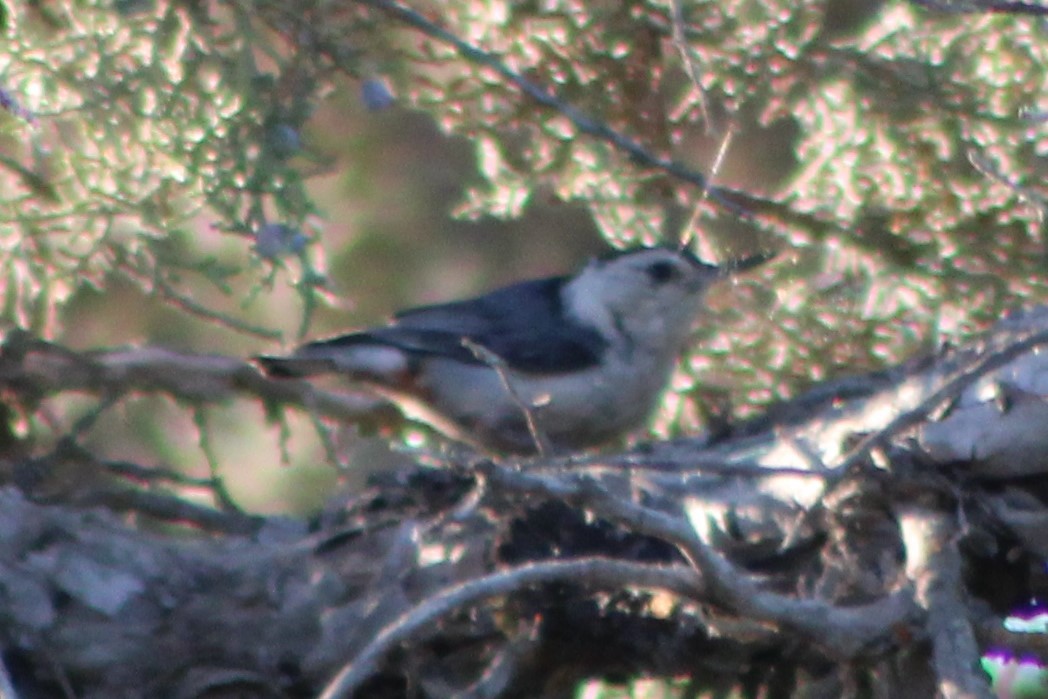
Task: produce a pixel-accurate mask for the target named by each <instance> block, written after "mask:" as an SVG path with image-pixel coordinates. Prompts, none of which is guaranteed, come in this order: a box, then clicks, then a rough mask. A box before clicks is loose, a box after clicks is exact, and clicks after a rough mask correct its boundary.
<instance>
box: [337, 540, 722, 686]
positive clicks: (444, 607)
mask: <svg viewBox="0 0 1048 699" xmlns="http://www.w3.org/2000/svg"><path fill="white" fill-rule="evenodd" d="M564 580H570V581H572V582H575V583H578V584H581V585H585V586H587V587H590V588H596V589H619V588H624V587H629V588H642V589H657V590H665V591H668V592H672V593H674V594H677V595H680V596H682V597H695V596H696V595H698V594H701V592H702V588H703V585H702V581H701V580H700V579H699V578H698V576H696V575H695V573H694V571H692V570H690V569H688V568H686V567H684V566H655V565H645V564H642V563H628V562H624V561H615V560H610V559H606V558H581V559H577V560H568V561H542V562H537V563H529V564H527V565H523V566H520V567H517V568H510V569H508V570H503V571H499V572H497V573H492V574H491V575H485V576H484V577H481V578H477V579H475V580H470V581H467V582H465V583H462V584H460V585H454V586H452V587H449V588H447V589H445V590H443V591H441V592H438V593H436V594H433V595H431V596H430V597H428V598H427V599H426V600H425V601H424V602H422V604H420V605H418V606H417V607H415V608H414V609H412V610H411V611H410V612H408V613H407V614H405V615H404V616H402V617H401V618H400V619H397V620H396V621H395V622H394V623H393V624H391V625H390V626H388V627H386V628H384V629H383V630H382V631H381V632H379V634H378V635H377V636H376V637H375V639H374V640H373V641H372V642H371V643H370V644H369V645H368V646H367V647H366V648H364V650H363V651H361V652H360V653H359V654H358V655H357V656H356V657H355V658H354V659H353V661H352V662H351V663H350V664H349V665H346V666H345V667H344V668H343V669H342V670H341V671H340V672H339V673H338V675H336V676H335V678H334V679H332V680H331V682H329V683H328V685H327V687H325V688H324V691H323V692H322V693H321V695H320V699H338V698H340V697H350V696H352V695H353V692H354V691H355V690H356V689H358V688H359V687H360V686H361V684H363V683H364V681H366V680H367V679H368V677H370V676H371V675H372V674H374V673H375V672H376V671H377V670H378V663H379V661H380V660H381V659H382V657H383V656H384V655H385V654H386V653H387V652H389V651H390V650H391V649H392V648H393V647H395V646H396V645H398V644H400V643H403V642H404V641H407V640H409V639H410V638H411V637H412V636H414V635H415V634H416V633H418V632H419V631H422V630H423V629H425V628H426V627H428V626H429V625H431V624H433V623H434V622H435V621H437V620H438V619H440V618H441V617H443V616H445V615H447V614H449V613H451V612H453V611H454V610H456V609H459V608H460V607H463V606H465V605H468V604H472V603H475V602H478V601H480V600H483V599H488V598H491V597H497V596H502V595H507V594H511V593H513V592H516V591H519V590H522V589H524V588H526V587H529V586H531V585H535V584H538V583H548V582H558V581H564Z"/></svg>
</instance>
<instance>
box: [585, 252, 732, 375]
mask: <svg viewBox="0 0 1048 699" xmlns="http://www.w3.org/2000/svg"><path fill="white" fill-rule="evenodd" d="M719 276H720V275H719V273H718V271H717V268H716V267H713V266H711V265H706V264H703V263H701V262H699V261H697V260H696V259H694V258H693V257H691V256H690V255H689V254H687V253H680V252H678V251H676V250H673V249H670V248H649V249H642V250H637V251H633V252H629V253H625V254H623V255H621V256H618V257H613V258H611V259H608V260H599V261H595V262H592V263H590V265H589V266H587V267H586V268H585V269H584V270H583V271H582V272H581V273H580V274H579V275H578V276H577V277H576V278H575V279H573V280H572V281H571V282H570V283H569V285H568V288H567V292H566V299H567V303H568V308H569V310H570V311H571V312H573V313H574V315H575V316H576V317H577V318H579V319H581V320H583V321H584V322H587V323H590V324H592V325H594V326H596V327H597V328H598V329H600V330H601V331H602V333H604V334H605V335H606V336H608V337H615V336H616V335H625V336H627V337H628V340H629V341H630V342H632V343H635V344H637V345H644V346H647V347H648V348H650V349H651V350H652V351H655V352H658V353H659V354H663V353H664V352H667V353H673V354H675V353H676V352H678V351H679V350H680V349H681V344H682V343H683V342H684V340H685V339H686V338H687V337H688V335H689V334H690V331H691V326H692V322H693V321H694V319H695V316H696V315H697V314H698V311H699V308H700V306H701V304H702V296H703V293H704V292H705V291H706V289H707V288H708V287H709V285H710V284H711V283H712V282H714V281H715V280H716V279H718V278H719Z"/></svg>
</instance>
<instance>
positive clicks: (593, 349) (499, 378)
mask: <svg viewBox="0 0 1048 699" xmlns="http://www.w3.org/2000/svg"><path fill="white" fill-rule="evenodd" d="M766 259H768V257H767V256H761V257H755V258H749V259H746V260H742V261H739V262H736V263H731V264H728V265H725V266H722V267H715V266H713V265H709V264H706V263H704V262H702V261H700V260H699V259H698V258H697V257H695V256H694V255H693V254H692V253H691V252H690V251H688V250H685V249H677V248H668V247H652V248H634V249H631V250H625V251H620V252H618V253H615V254H613V255H611V256H609V257H606V258H604V259H600V260H594V261H592V262H590V263H589V264H588V265H586V266H585V267H584V268H583V269H582V270H581V271H579V272H578V273H577V274H575V275H574V276H570V277H552V278H548V279H536V280H532V281H525V282H520V283H518V284H513V285H510V286H507V287H504V288H502V289H498V290H496V291H492V292H491V293H488V294H485V295H483V296H480V297H478V298H475V299H468V300H465V301H457V302H453V303H446V304H439V305H434V306H423V307H421V308H414V309H410V310H406V311H402V312H401V313H398V314H397V315H396V316H395V317H394V319H393V320H392V321H391V322H390V323H389V324H388V325H384V326H380V327H374V328H368V329H366V330H361V331H359V332H354V333H351V334H349V335H343V336H341V337H335V338H332V339H328V340H320V341H318V342H311V343H309V344H306V345H304V346H302V347H300V348H299V349H297V350H296V351H295V352H294V353H293V354H291V355H290V356H287V357H258V358H257V361H258V362H259V363H260V364H261V366H262V367H263V369H264V370H265V372H266V373H267V374H269V375H270V376H273V377H304V376H311V375H314V374H320V373H328V372H336V373H339V374H344V375H346V376H348V377H349V378H351V379H353V380H355V381H358V382H360V383H362V384H364V385H365V386H366V387H368V388H370V390H371V391H373V392H375V393H377V394H379V395H381V396H383V397H386V398H388V399H389V400H391V401H393V402H394V403H395V404H396V405H397V406H398V407H399V408H400V409H401V411H402V412H404V414H405V415H407V416H408V417H410V418H414V419H419V420H422V421H423V422H426V423H428V424H430V425H431V426H433V427H435V428H437V429H438V430H440V431H441V432H443V433H445V434H446V435H448V436H450V437H452V438H453V439H457V440H460V441H463V442H467V443H471V444H474V445H476V446H480V447H482V448H486V449H488V450H492V451H496V452H512V453H534V452H535V451H536V450H538V449H539V445H540V444H541V443H543V442H546V443H547V444H548V445H549V446H552V447H553V448H554V449H556V450H558V451H564V450H573V449H579V448H584V447H590V446H595V445H598V444H601V443H603V442H606V441H608V440H610V439H612V438H614V437H617V436H619V435H622V434H624V433H626V432H628V431H630V430H632V429H634V428H636V427H638V426H640V425H641V424H642V423H643V422H644V421H645V420H646V419H647V418H648V416H649V415H650V414H651V413H652V411H653V410H654V408H655V405H656V404H657V402H658V399H659V396H660V395H661V393H662V391H663V389H664V388H665V386H666V384H667V382H668V381H669V377H670V374H671V372H672V370H673V367H674V365H675V363H676V360H677V357H678V355H679V354H680V353H681V351H682V350H683V349H684V345H685V344H686V342H687V340H688V337H689V335H690V333H691V330H692V325H693V322H694V320H695V318H696V316H697V315H698V311H699V309H700V306H701V303H702V297H703V294H704V292H705V291H706V289H707V288H708V287H709V286H710V285H711V284H712V283H713V282H715V281H716V280H718V279H720V278H723V277H724V276H726V274H727V273H730V272H732V271H737V270H742V269H749V268H750V267H753V266H755V265H756V264H759V263H761V262H763V261H765V260H766ZM529 423H530V424H529Z"/></svg>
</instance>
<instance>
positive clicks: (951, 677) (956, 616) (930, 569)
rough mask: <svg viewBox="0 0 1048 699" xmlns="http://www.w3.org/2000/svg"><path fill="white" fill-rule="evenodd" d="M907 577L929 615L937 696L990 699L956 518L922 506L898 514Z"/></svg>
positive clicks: (901, 508) (900, 511)
mask: <svg viewBox="0 0 1048 699" xmlns="http://www.w3.org/2000/svg"><path fill="white" fill-rule="evenodd" d="M896 512H897V515H898V519H899V527H900V529H901V531H902V538H903V543H904V545H905V546H906V573H907V576H908V577H909V578H910V581H911V582H912V583H913V586H914V588H915V590H916V600H917V603H918V604H920V605H921V607H922V608H924V610H925V611H926V612H927V614H928V621H927V629H928V631H929V633H930V634H931V639H932V647H933V656H934V663H935V669H936V672H937V673H938V676H939V692H940V694H941V695H942V696H943V697H944V699H976V698H977V699H992V698H993V693H992V692H991V691H990V684H989V682H988V680H987V677H986V675H985V673H984V672H982V670H981V669H980V666H979V647H978V645H977V644H976V642H975V633H974V631H973V630H972V624H971V621H970V619H969V614H968V609H967V605H966V603H965V593H964V583H963V581H962V579H961V556H960V553H959V552H958V550H957V543H956V536H957V534H958V530H957V527H956V524H955V522H954V521H953V518H952V517H951V516H949V515H947V514H945V513H943V512H941V511H937V510H933V509H930V508H927V507H922V506H919V505H903V506H899V507H897V508H896Z"/></svg>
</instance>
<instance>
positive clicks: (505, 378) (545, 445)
mask: <svg viewBox="0 0 1048 699" xmlns="http://www.w3.org/2000/svg"><path fill="white" fill-rule="evenodd" d="M461 342H462V346H463V347H465V348H466V349H468V350H469V351H470V352H472V353H473V356H474V357H476V358H477V359H478V360H479V361H481V362H484V363H485V364H487V365H488V366H489V367H491V368H492V369H493V370H494V371H495V373H496V374H498V377H499V381H501V382H502V386H503V388H505V389H506V393H507V394H508V395H509V397H510V400H512V401H513V402H514V403H515V404H516V406H517V407H518V408H520V412H521V413H522V414H523V415H524V422H525V423H527V426H528V433H529V434H530V435H531V439H532V441H533V442H534V443H535V450H536V451H537V452H538V455H539V456H549V455H550V454H552V453H553V446H552V445H551V444H550V442H549V440H548V439H547V438H546V435H544V434H542V432H541V431H540V430H539V426H538V423H537V422H536V421H535V414H534V413H533V412H532V406H530V405H528V404H527V402H526V401H525V400H524V399H523V398H522V397H521V396H520V394H519V393H517V389H516V387H515V386H514V385H513V383H512V382H511V381H510V380H509V374H508V373H507V371H506V363H505V362H504V361H502V357H500V356H498V355H497V354H495V353H494V352H492V351H491V350H489V349H488V348H487V347H484V346H483V345H478V344H477V343H476V342H473V341H472V340H470V339H469V338H468V337H463V338H462V340H461Z"/></svg>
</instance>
